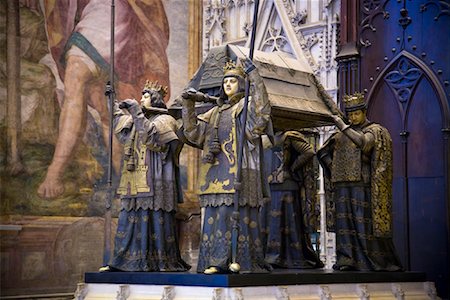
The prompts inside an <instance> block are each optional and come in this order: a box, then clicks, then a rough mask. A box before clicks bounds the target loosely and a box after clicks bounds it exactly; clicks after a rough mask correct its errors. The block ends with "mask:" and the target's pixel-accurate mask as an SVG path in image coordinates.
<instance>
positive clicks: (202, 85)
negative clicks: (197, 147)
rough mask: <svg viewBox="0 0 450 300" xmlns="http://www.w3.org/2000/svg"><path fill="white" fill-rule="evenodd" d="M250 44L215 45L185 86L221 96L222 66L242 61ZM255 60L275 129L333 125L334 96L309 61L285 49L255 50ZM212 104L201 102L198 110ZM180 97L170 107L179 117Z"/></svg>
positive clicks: (202, 109)
mask: <svg viewBox="0 0 450 300" xmlns="http://www.w3.org/2000/svg"><path fill="white" fill-rule="evenodd" d="M248 52H249V49H248V48H243V47H239V46H235V45H225V46H220V47H216V48H212V49H211V51H210V52H209V54H208V56H207V57H206V59H205V60H204V62H203V63H202V65H201V66H200V67H199V69H198V70H197V72H196V73H195V75H194V76H193V78H192V79H191V81H190V82H189V84H188V85H187V86H186V88H194V89H196V90H198V91H201V92H203V93H208V94H209V95H210V96H218V94H219V90H220V86H221V82H222V76H223V67H224V65H225V63H226V62H227V61H229V60H230V59H231V60H233V61H239V60H241V59H243V58H245V57H248ZM253 62H254V64H255V65H256V67H257V69H258V72H259V74H260V75H261V77H262V79H263V81H264V84H265V86H266V89H267V93H268V95H269V101H270V104H271V107H272V121H273V125H274V128H275V129H278V130H291V129H302V128H309V127H318V126H326V125H333V122H332V119H331V118H330V115H331V114H332V113H333V112H335V113H339V112H337V108H336V106H335V104H334V102H333V100H332V99H331V98H330V97H329V96H328V95H327V94H326V92H325V91H324V89H323V87H322V86H321V84H320V83H319V82H318V81H317V80H316V78H315V77H314V74H313V73H312V71H311V69H310V67H309V66H308V65H306V64H305V65H302V64H301V62H299V61H298V60H294V59H292V58H289V57H286V56H284V55H283V54H282V53H277V52H273V53H266V52H261V51H255V53H254V57H253ZM212 105H213V104H199V105H198V106H197V111H198V113H201V112H204V111H206V110H208V109H209V108H211V106H212ZM180 107H181V104H180V103H179V101H178V102H177V101H176V103H175V104H174V105H172V106H171V107H170V109H169V111H170V112H171V114H173V115H174V116H175V117H176V118H179V117H180V114H181V112H180Z"/></svg>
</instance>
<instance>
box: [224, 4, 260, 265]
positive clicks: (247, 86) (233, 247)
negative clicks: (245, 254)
mask: <svg viewBox="0 0 450 300" xmlns="http://www.w3.org/2000/svg"><path fill="white" fill-rule="evenodd" d="M254 7H255V8H254V12H253V23H252V34H251V36H250V54H249V59H250V60H253V53H254V48H255V35H256V23H257V21H258V9H259V0H256V1H255V6H254ZM249 94H250V79H249V78H248V76H247V77H246V79H245V99H244V108H243V111H242V114H243V115H242V130H241V132H240V136H239V140H240V141H241V143H240V145H239V149H238V168H237V173H236V180H235V190H236V191H235V193H234V199H233V200H234V201H233V204H234V205H233V208H234V211H233V215H232V220H233V228H232V234H231V261H232V263H231V265H230V270H231V271H233V272H238V271H239V270H240V266H239V264H238V263H237V262H236V258H237V246H238V245H237V242H238V233H239V225H238V224H239V193H240V190H241V187H242V185H241V175H242V155H243V153H244V141H245V125H246V123H247V111H248V97H249Z"/></svg>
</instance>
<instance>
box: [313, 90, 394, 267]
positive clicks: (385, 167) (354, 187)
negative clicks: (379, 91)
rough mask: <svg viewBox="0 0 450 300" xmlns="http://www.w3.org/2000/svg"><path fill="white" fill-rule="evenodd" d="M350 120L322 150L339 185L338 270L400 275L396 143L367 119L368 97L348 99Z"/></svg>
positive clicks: (340, 125)
mask: <svg viewBox="0 0 450 300" xmlns="http://www.w3.org/2000/svg"><path fill="white" fill-rule="evenodd" d="M344 101H345V110H346V113H347V116H348V119H349V124H346V123H345V122H344V121H343V120H342V119H341V117H339V116H337V115H333V119H334V122H335V124H336V126H337V128H338V129H339V131H340V132H338V133H336V134H334V135H333V136H332V137H331V138H330V139H329V140H328V141H327V142H326V143H325V145H324V146H323V147H322V148H321V149H320V150H319V151H318V157H319V161H320V162H321V164H322V166H323V168H324V172H325V175H327V176H328V177H329V178H330V179H331V184H332V185H333V199H332V201H333V202H334V207H335V214H334V218H335V224H334V225H335V230H336V255H337V262H336V264H335V265H334V268H335V269H337V270H370V271H399V270H401V269H402V267H401V264H400V262H399V259H398V257H397V254H396V252H395V248H394V244H393V242H392V228H391V224H392V213H391V208H392V176H393V175H392V139H391V136H390V135H389V132H388V131H387V130H386V129H385V128H384V127H382V126H380V125H379V124H376V123H372V122H370V121H369V120H367V118H366V105H365V102H364V97H363V95H362V94H359V93H356V94H354V95H351V96H346V97H345V99H344Z"/></svg>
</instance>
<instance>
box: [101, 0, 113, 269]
mask: <svg viewBox="0 0 450 300" xmlns="http://www.w3.org/2000/svg"><path fill="white" fill-rule="evenodd" d="M114 9H115V5H114V0H111V44H110V51H111V52H110V73H109V81H108V83H106V91H105V95H106V96H107V97H108V104H109V112H110V116H109V145H108V146H109V149H108V187H107V192H106V201H105V202H106V203H105V228H104V234H105V240H104V249H103V265H104V266H107V265H108V264H109V260H110V256H111V203H112V197H113V191H112V157H113V155H112V152H113V108H114V98H115V97H114V96H115V91H114V19H115V11H114Z"/></svg>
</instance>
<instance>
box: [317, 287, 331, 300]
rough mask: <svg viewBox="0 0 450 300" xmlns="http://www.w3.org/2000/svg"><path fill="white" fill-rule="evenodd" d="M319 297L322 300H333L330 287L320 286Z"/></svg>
mask: <svg viewBox="0 0 450 300" xmlns="http://www.w3.org/2000/svg"><path fill="white" fill-rule="evenodd" d="M319 296H320V300H331V299H332V297H331V291H330V287H329V286H326V285H322V286H320V290H319Z"/></svg>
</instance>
